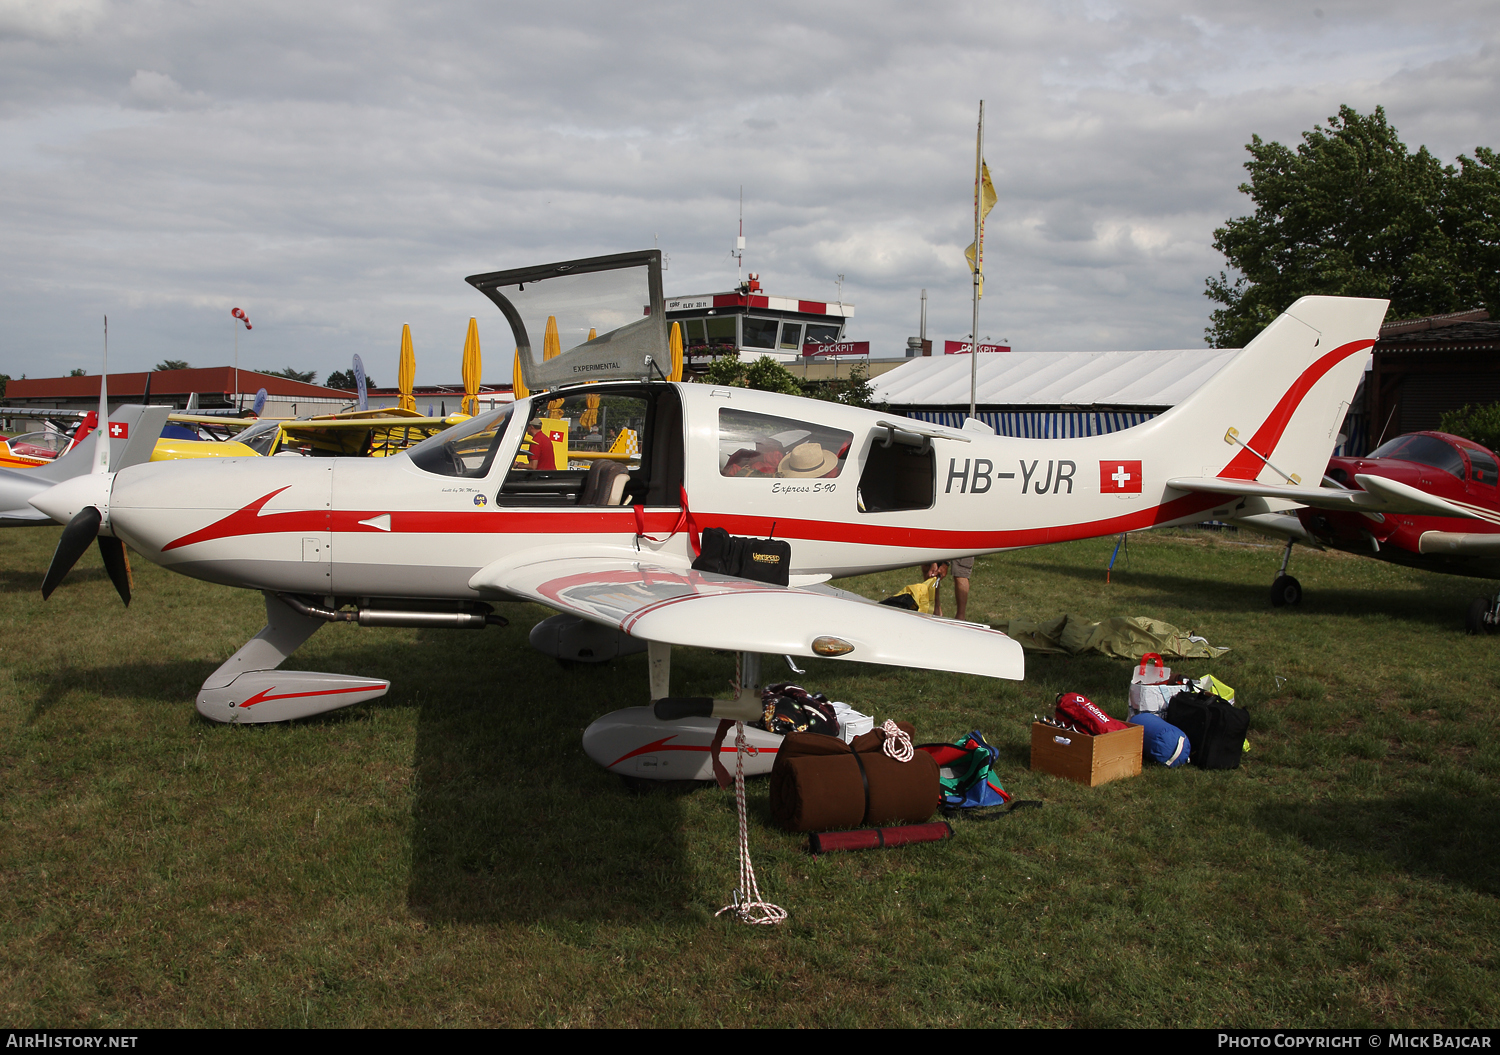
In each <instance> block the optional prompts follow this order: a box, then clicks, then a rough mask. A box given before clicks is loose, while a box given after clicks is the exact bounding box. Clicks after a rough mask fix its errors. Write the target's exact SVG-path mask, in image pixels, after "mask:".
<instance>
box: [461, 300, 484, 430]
mask: <svg viewBox="0 0 1500 1055" xmlns="http://www.w3.org/2000/svg"><path fill="white" fill-rule="evenodd" d="M479 372H480V354H479V322H478V320H476V319H473V318H470V319H469V333H468V336H467V337H466V338H465V339H464V358H463V377H464V398H463V402H462V403H460V404H459V413H461V414H467V415H469V416H470V417H473V416H474V415H476V414H478V413H479Z"/></svg>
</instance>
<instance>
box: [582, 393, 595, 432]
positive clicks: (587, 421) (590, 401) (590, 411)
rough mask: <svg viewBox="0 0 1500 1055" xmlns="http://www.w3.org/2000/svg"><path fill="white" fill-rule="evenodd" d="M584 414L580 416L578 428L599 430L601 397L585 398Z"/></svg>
mask: <svg viewBox="0 0 1500 1055" xmlns="http://www.w3.org/2000/svg"><path fill="white" fill-rule="evenodd" d="M583 405H584V407H585V408H587V409H585V410H584V412H583V413H582V414H580V415H578V427H579V428H580V429H597V428H598V427H599V397H598V396H584V397H583Z"/></svg>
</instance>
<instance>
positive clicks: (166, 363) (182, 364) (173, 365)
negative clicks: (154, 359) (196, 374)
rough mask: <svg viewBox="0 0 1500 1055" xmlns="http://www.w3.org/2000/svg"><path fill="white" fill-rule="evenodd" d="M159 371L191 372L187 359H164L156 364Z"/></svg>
mask: <svg viewBox="0 0 1500 1055" xmlns="http://www.w3.org/2000/svg"><path fill="white" fill-rule="evenodd" d="M156 368H157V369H158V370H191V369H192V367H190V366H188V363H187V360H186V359H163V360H162V361H161V362H159V363H157V364H156Z"/></svg>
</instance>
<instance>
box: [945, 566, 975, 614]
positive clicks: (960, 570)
mask: <svg viewBox="0 0 1500 1055" xmlns="http://www.w3.org/2000/svg"><path fill="white" fill-rule="evenodd" d="M948 567H949V574H950V575H952V576H953V602H954V607H955V608H956V609H957V611H955V612H954V613H953V618H954V619H958V620H962V619H963V617H964V616H965V615H967V614H968V611H969V576H970V575H972V574H973V572H974V558H973V557H954V558H953V559H952V560H950V561H949V562H948ZM938 585H939V586H941V585H942V584H941V583H939V584H938ZM937 614H938V615H942V614H943V606H942V604H941V602H940V603H939V604H938V608H937Z"/></svg>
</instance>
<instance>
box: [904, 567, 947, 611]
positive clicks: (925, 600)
mask: <svg viewBox="0 0 1500 1055" xmlns="http://www.w3.org/2000/svg"><path fill="white" fill-rule="evenodd" d="M937 584H938V577H937V576H936V575H934V576H933V577H932V578H930V579H928V580H927V581H926V582H914V583H912V584H911V585H910V586H906V587H903V588H902V589H900V590H897V591H896V593H895V594H894V596H896V597H900V596H901V595H902V594H907V595H909V596H910V597H911V599H912V600H913V601H916V602H917V611H919V612H926V613H927V614H928V615H931V614H932V613H933V610H934V609H935V608H936V607H937Z"/></svg>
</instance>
